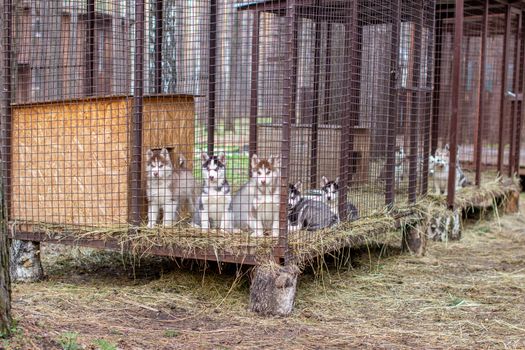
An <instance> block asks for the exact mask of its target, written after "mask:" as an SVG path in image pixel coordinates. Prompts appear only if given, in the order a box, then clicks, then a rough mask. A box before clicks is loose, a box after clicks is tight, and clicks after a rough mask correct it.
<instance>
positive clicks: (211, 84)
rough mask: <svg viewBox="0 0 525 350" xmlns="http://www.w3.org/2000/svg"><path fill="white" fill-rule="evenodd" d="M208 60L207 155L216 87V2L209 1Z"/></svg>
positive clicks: (211, 140)
mask: <svg viewBox="0 0 525 350" xmlns="http://www.w3.org/2000/svg"><path fill="white" fill-rule="evenodd" d="M209 20H210V23H209V28H208V33H209V34H208V35H209V45H210V47H209V58H208V128H207V131H208V153H209V154H213V152H214V150H215V106H216V101H215V99H216V86H217V75H216V68H217V0H210V19H209Z"/></svg>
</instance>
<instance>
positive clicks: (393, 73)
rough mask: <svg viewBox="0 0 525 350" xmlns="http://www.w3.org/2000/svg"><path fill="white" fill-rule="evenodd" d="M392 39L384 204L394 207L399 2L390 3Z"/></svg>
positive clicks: (399, 23)
mask: <svg viewBox="0 0 525 350" xmlns="http://www.w3.org/2000/svg"><path fill="white" fill-rule="evenodd" d="M392 18H393V23H392V38H391V43H390V83H389V97H390V98H389V101H388V116H387V137H386V150H385V151H386V163H385V175H386V178H385V204H386V205H387V206H392V205H394V200H395V167H396V133H397V130H396V129H397V113H398V108H397V106H398V86H397V85H398V73H399V44H400V37H399V35H400V28H399V27H400V25H401V0H397V1H396V2H395V3H392Z"/></svg>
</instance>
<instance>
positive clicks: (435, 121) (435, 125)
mask: <svg viewBox="0 0 525 350" xmlns="http://www.w3.org/2000/svg"><path fill="white" fill-rule="evenodd" d="M434 36H435V41H436V45H435V50H434V91H433V92H432V101H433V104H432V121H431V131H430V133H431V140H430V142H431V145H430V153H431V154H435V153H436V149H437V147H438V138H439V121H440V120H439V118H440V109H439V104H440V102H441V101H440V98H441V96H440V95H441V55H442V54H443V20H442V19H441V18H438V19H436V24H435V30H434Z"/></svg>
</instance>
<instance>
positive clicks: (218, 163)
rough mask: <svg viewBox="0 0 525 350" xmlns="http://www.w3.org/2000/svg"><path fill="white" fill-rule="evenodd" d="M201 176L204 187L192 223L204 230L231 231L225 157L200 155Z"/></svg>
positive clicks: (231, 218) (229, 190)
mask: <svg viewBox="0 0 525 350" xmlns="http://www.w3.org/2000/svg"><path fill="white" fill-rule="evenodd" d="M201 160H202V176H203V178H204V185H203V187H202V192H201V195H200V196H199V200H198V210H196V211H195V215H194V216H193V223H194V224H195V225H197V226H200V227H202V228H203V229H204V230H208V229H210V228H218V229H221V230H225V231H231V228H232V222H233V217H232V212H231V210H230V209H231V208H230V205H231V199H232V197H231V189H230V184H229V183H228V180H227V179H226V156H225V155H224V153H221V154H220V155H219V156H209V155H208V154H206V153H202V154H201Z"/></svg>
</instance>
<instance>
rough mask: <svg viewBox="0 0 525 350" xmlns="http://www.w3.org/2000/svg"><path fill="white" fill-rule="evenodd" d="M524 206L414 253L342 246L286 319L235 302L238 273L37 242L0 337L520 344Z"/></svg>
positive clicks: (39, 344)
mask: <svg viewBox="0 0 525 350" xmlns="http://www.w3.org/2000/svg"><path fill="white" fill-rule="evenodd" d="M522 200H525V198H524V197H522ZM524 214H525V210H522V213H521V214H518V215H511V216H505V217H503V218H501V220H498V219H497V218H496V219H495V220H493V221H491V222H487V221H484V222H477V223H473V224H472V225H470V226H469V227H468V229H467V230H466V232H465V234H464V238H463V240H462V241H460V242H448V243H435V242H431V243H430V244H429V247H428V250H427V255H426V256H425V257H423V258H418V257H412V256H410V255H407V254H400V252H399V250H398V249H397V247H396V245H394V242H390V244H385V245H372V246H369V247H364V248H363V249H361V250H356V251H352V252H351V257H352V259H351V260H348V261H344V262H342V263H341V262H340V263H339V264H338V265H337V266H335V264H330V263H328V269H324V270H323V271H322V272H319V270H310V271H307V272H306V273H304V274H303V275H302V276H301V279H300V283H299V290H298V295H297V300H296V307H295V311H294V313H293V315H292V316H291V317H289V318H263V317H259V316H257V315H254V314H252V313H250V312H249V311H247V310H246V305H247V302H248V288H249V283H248V279H247V277H246V271H242V272H237V273H236V272H235V270H234V269H232V268H231V267H227V266H222V267H221V269H220V270H221V272H222V273H221V274H219V273H218V270H219V268H218V267H217V266H211V265H210V266H208V268H207V269H204V267H203V266H202V265H199V264H193V265H191V264H189V263H185V266H184V268H181V267H177V266H175V264H173V263H172V262H169V261H167V260H161V259H156V258H144V259H141V260H140V261H138V260H133V259H131V258H130V257H122V256H121V255H120V254H118V253H104V252H96V251H91V250H85V249H82V250H81V249H73V250H72V249H70V248H67V249H64V248H63V247H60V248H57V247H53V246H48V247H44V256H45V261H44V263H45V269H46V273H47V279H46V280H45V281H43V282H41V283H34V284H18V285H15V286H14V288H13V299H14V303H13V308H14V314H15V318H16V319H17V321H18V324H17V326H16V328H15V329H14V331H15V335H14V336H13V337H12V338H11V339H9V340H4V343H3V345H4V347H6V348H8V349H39V348H43V349H55V348H58V349H81V348H83V349H115V348H118V349H179V348H180V349H200V348H203V349H230V348H236V349H243V348H249V349H251V348H290V349H302V348H306V349H317V348H348V347H369V348H385V349H405V348H426V349H428V348H432V349H441V348H447V349H450V348H457V349H466V348H501V349H507V348H515V349H519V348H525V215H524ZM395 243H397V242H395ZM0 344H1V343H0Z"/></svg>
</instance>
